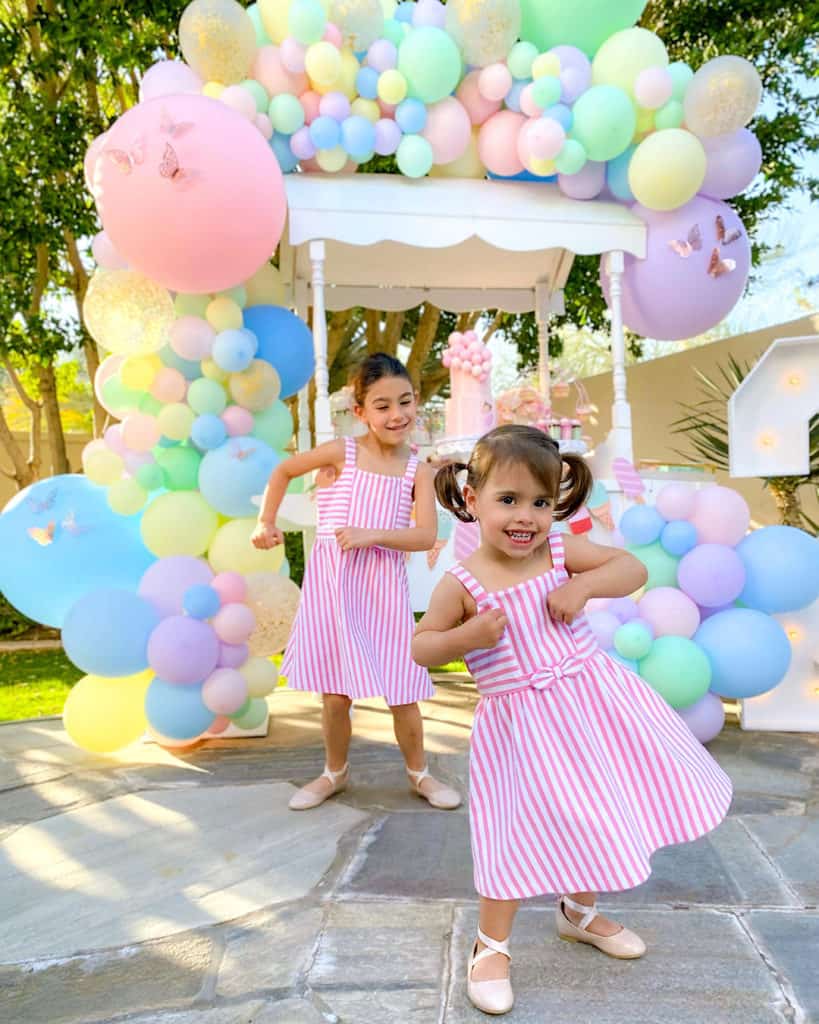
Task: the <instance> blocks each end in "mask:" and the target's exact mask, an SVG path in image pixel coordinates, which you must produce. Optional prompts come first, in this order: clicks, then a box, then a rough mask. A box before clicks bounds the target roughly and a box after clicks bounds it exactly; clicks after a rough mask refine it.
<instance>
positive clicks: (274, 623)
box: [247, 572, 300, 696]
mask: <svg viewBox="0 0 819 1024" xmlns="http://www.w3.org/2000/svg"><path fill="white" fill-rule="evenodd" d="M299 597H300V591H299V588H298V587H297V586H296V584H295V583H294V582H293V581H292V580H290V579H288V578H287V577H286V576H280V575H279V574H278V573H276V572H253V573H250V574H249V575H248V577H247V603H248V604H249V605H250V608H251V609H252V610H253V612H254V613H255V615H256V629H255V630H254V631H253V633H252V635H251V637H250V641H249V646H250V651H251V653H252V654H255V655H260V656H262V657H267V656H269V655H271V654H278V652H279V651H281V650H283V649H284V646H285V644H286V643H287V638H288V637H289V635H290V629H291V627H292V625H293V620H294V619H295V617H296V610H297V609H298V605H299ZM254 696H262V694H254Z"/></svg>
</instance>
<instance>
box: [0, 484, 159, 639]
mask: <svg viewBox="0 0 819 1024" xmlns="http://www.w3.org/2000/svg"><path fill="white" fill-rule="evenodd" d="M105 494H106V492H105V488H103V487H98V486H97V485H96V484H92V483H91V482H90V481H89V480H87V479H86V478H85V477H84V476H79V475H65V476H55V477H51V478H49V479H48V480H40V481H38V482H37V483H36V484H32V485H31V487H27V488H26V489H25V490H24V491H21V492H20V493H19V494H18V495H16V496H15V497H14V498H13V499H12V500H11V501H10V502H9V503H8V505H7V506H6V508H5V510H4V511H3V514H2V515H0V590H2V592H3V594H4V596H5V597H6V600H7V601H9V602H10V603H11V604H13V605H14V607H15V608H18V609H19V610H20V611H21V612H22V613H23V614H24V615H27V616H28V617H29V618H30V619H34V620H35V621H36V622H42V623H45V624H46V625H48V626H54V627H55V628H57V629H59V628H61V627H62V625H63V622H64V620H65V616H66V613H67V612H68V609H69V608H70V607H71V606H72V605H73V604H74V603H75V602H76V601H77V600H78V599H79V598H80V597H82V596H83V594H87V593H89V592H90V591H92V590H96V589H97V588H99V587H121V588H124V589H126V590H129V589H134V590H135V589H136V585H137V583H138V582H139V580H140V578H141V576H142V574H143V573H144V572H145V570H146V569H147V568H148V566H149V565H151V563H152V562H154V561H155V558H154V556H153V555H152V554H151V553H150V552H149V551H148V549H147V548H146V547H145V545H144V544H143V543H142V538H141V537H140V535H139V522H140V519H141V514H140V515H136V516H118V515H117V514H116V513H115V512H112V511H111V509H110V507H109V505H108V502H107V500H106V497H105Z"/></svg>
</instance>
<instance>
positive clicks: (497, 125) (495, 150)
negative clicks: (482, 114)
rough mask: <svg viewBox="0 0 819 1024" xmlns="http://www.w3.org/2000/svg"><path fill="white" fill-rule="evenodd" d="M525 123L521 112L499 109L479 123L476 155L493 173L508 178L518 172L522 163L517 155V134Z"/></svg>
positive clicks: (521, 167) (521, 168)
mask: <svg viewBox="0 0 819 1024" xmlns="http://www.w3.org/2000/svg"><path fill="white" fill-rule="evenodd" d="M524 124H526V118H525V117H524V115H523V114H516V113H515V112H514V111H512V110H499V111H498V112H497V114H493V115H492V116H491V117H490V118H489V119H488V120H486V121H484V123H483V124H482V125H481V129H480V132H479V133H478V155H479V156H480V158H481V163H482V164H483V165H484V167H486V168H488V169H489V170H490V171H491V172H492V173H493V174H499V175H500V176H501V177H504V178H509V177H512V176H513V175H515V174H520V172H521V171H522V170H523V164H522V162H521V160H520V157H519V156H518V135H519V134H520V130H521V128H522V127H523V126H524Z"/></svg>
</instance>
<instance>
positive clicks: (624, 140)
mask: <svg viewBox="0 0 819 1024" xmlns="http://www.w3.org/2000/svg"><path fill="white" fill-rule="evenodd" d="M572 113H573V114H574V122H573V124H572V131H571V136H572V138H573V139H576V140H577V141H578V142H579V143H581V144H582V146H583V148H584V149H585V150H586V155H587V156H588V158H589V160H596V161H598V162H603V161H605V160H613V159H614V158H615V157H616V156H619V155H620V154H621V153H622V152H623V150H625V149H627V148H628V146H629V145H630V144H631V140H632V138H633V137H634V130H635V128H636V127H637V113H636V111H635V109H634V104H633V103H632V102H631V99H630V98H629V96H628V95H627V94H626V93H625V92H623V90H622V89H618V87H617V86H616V85H593V86H592V87H591V89H587V90H586V92H584V93H583V94H582V96H581V97H580V98H579V99H578V101H577V103H575V105H574V108H573V110H572Z"/></svg>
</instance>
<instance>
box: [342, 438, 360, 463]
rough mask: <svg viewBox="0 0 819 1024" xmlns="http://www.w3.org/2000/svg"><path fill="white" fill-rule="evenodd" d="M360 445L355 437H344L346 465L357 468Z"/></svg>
mask: <svg viewBox="0 0 819 1024" xmlns="http://www.w3.org/2000/svg"><path fill="white" fill-rule="evenodd" d="M357 448H358V445H357V444H356V443H355V438H354V437H345V438H344V465H345V466H352V467H353V468H355V461H356V451H357Z"/></svg>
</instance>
